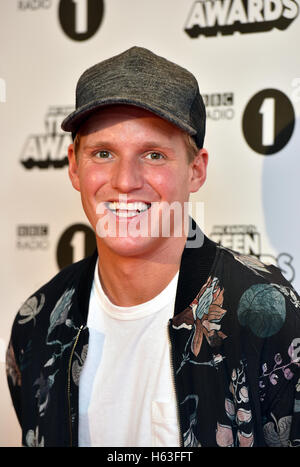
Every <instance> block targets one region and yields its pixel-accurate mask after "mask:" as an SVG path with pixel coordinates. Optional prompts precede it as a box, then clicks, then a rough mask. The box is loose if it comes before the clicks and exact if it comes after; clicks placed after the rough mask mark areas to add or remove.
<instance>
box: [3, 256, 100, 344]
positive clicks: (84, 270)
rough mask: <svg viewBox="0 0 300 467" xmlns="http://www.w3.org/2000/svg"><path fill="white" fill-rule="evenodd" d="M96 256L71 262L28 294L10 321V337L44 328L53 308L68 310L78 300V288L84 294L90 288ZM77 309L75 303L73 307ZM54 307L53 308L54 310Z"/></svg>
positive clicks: (20, 335)
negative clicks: (11, 326)
mask: <svg viewBox="0 0 300 467" xmlns="http://www.w3.org/2000/svg"><path fill="white" fill-rule="evenodd" d="M96 259H97V255H96V253H95V254H94V255H93V256H90V257H88V258H85V259H83V260H81V261H78V262H76V263H73V264H71V265H69V266H67V267H65V268H64V269H62V270H61V271H59V272H58V273H57V274H56V275H55V276H54V277H52V278H51V279H50V280H49V281H48V282H47V283H45V284H44V285H42V286H41V287H40V288H39V289H38V290H36V291H35V292H34V293H32V294H31V295H30V296H29V297H28V298H27V299H26V300H25V301H24V303H23V304H22V305H21V307H20V308H19V310H18V312H17V314H16V316H15V319H14V323H13V328H12V338H13V340H14V337H16V338H17V340H19V338H21V337H22V336H23V335H26V338H28V335H31V334H35V335H36V334H37V333H36V328H37V327H38V329H39V331H40V332H42V330H43V329H44V328H45V330H46V329H48V326H49V317H52V316H54V315H55V314H57V313H56V311H57V310H58V311H59V310H61V309H64V310H67V309H68V310H69V309H70V308H71V306H72V305H73V304H74V303H78V302H79V300H80V296H81V295H82V291H83V290H85V291H86V292H87V293H88V288H90V286H91V283H92V279H93V274H94V268H95V264H96ZM78 308H80V307H79V306H76V307H75V309H78ZM55 310H56V311H55Z"/></svg>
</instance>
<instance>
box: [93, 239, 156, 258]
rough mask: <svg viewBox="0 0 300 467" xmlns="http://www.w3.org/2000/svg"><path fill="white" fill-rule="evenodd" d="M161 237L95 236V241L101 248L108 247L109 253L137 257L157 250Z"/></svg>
mask: <svg viewBox="0 0 300 467" xmlns="http://www.w3.org/2000/svg"><path fill="white" fill-rule="evenodd" d="M161 242H162V239H161V238H151V237H146V238H145V237H140V238H138V237H137V238H132V237H124V238H120V237H115V238H108V237H107V238H100V237H97V243H98V245H99V247H100V250H101V249H102V250H103V249H108V250H110V252H111V253H113V254H115V255H118V256H123V257H137V256H140V257H142V256H145V255H149V254H151V252H153V253H154V252H155V251H157V248H158V247H159V244H160V243H161Z"/></svg>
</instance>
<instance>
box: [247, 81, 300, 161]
mask: <svg viewBox="0 0 300 467" xmlns="http://www.w3.org/2000/svg"><path fill="white" fill-rule="evenodd" d="M294 126H295V112H294V108H293V105H292V102H291V101H290V99H289V98H288V97H287V96H286V95H285V94H284V93H283V92H281V91H278V90H277V89H264V90H262V91H260V92H258V93H257V94H255V95H254V96H253V97H252V98H251V99H250V101H249V102H248V104H247V105H246V108H245V111H244V114H243V120H242V127H243V134H244V137H245V140H246V141H247V143H248V145H249V146H250V147H251V149H253V150H254V151H255V152H258V153H259V154H264V155H270V154H275V153H277V152H279V151H280V150H281V149H283V148H284V146H285V145H286V144H287V143H288V141H289V140H290V138H291V136H292V134H293V131H294Z"/></svg>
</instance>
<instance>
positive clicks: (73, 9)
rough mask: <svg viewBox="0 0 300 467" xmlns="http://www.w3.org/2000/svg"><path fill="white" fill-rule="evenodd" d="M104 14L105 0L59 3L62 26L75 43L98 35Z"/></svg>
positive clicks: (71, 0) (77, 0)
mask: <svg viewBox="0 0 300 467" xmlns="http://www.w3.org/2000/svg"><path fill="white" fill-rule="evenodd" d="M103 14H104V1H103V0H60V3H59V11H58V16H59V22H60V25H61V27H62V29H63V31H64V32H65V34H66V35H67V36H68V37H70V38H71V39H73V40H75V41H84V40H87V39H89V38H90V37H92V36H93V35H94V34H96V32H97V31H98V29H99V27H100V24H101V22H102V19H103Z"/></svg>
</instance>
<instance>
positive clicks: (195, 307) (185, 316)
mask: <svg viewBox="0 0 300 467" xmlns="http://www.w3.org/2000/svg"><path fill="white" fill-rule="evenodd" d="M223 300H224V289H221V287H220V286H219V280H218V278H216V277H215V278H214V279H212V278H211V277H209V278H208V280H207V282H206V283H205V284H204V285H203V287H202V288H201V290H200V292H199V294H198V295H197V297H196V298H195V300H194V301H193V302H192V303H191V305H190V306H189V307H188V308H186V309H185V310H184V311H183V312H182V313H179V314H178V315H177V316H175V317H174V318H173V324H172V326H173V328H174V329H177V330H179V329H184V328H186V329H188V330H193V332H192V334H191V336H190V337H189V339H188V341H187V344H186V348H185V353H184V355H183V360H182V363H181V367H182V365H183V364H184V363H186V362H187V361H190V362H191V363H196V364H200V363H199V362H195V361H193V360H190V357H189V355H188V353H189V350H190V351H191V352H192V354H193V355H194V356H195V357H197V356H198V355H199V353H200V350H201V346H202V342H203V336H204V337H205V338H206V340H207V342H208V344H209V345H210V346H211V347H217V346H218V345H220V343H221V342H222V340H223V339H225V338H226V337H227V336H226V335H225V334H224V333H223V332H222V331H221V325H220V321H221V320H222V318H223V317H224V315H225V314H226V310H224V309H223V308H222V306H223ZM220 361H222V356H220V355H219V354H218V355H217V356H214V358H213V360H212V361H210V362H206V364H208V365H211V366H215V364H216V363H219V362H220ZM181 367H180V368H179V370H180V369H181ZM179 370H178V371H179Z"/></svg>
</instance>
